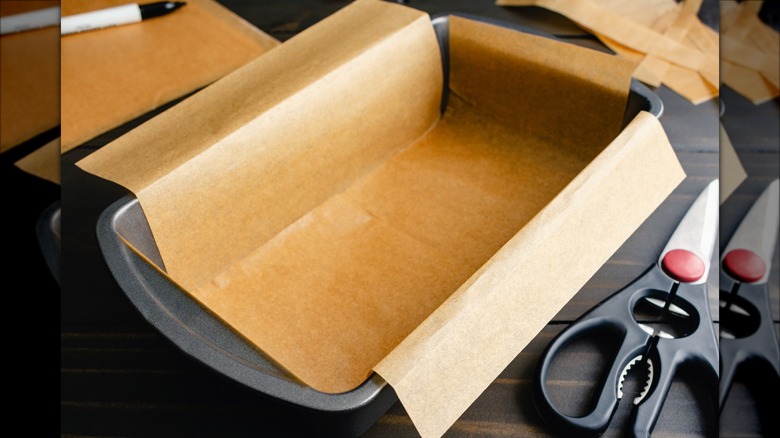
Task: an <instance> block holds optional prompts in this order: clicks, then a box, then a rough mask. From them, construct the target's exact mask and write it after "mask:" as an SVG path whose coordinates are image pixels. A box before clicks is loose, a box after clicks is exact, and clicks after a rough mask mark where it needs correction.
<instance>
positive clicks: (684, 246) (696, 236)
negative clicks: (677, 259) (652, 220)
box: [658, 179, 720, 284]
mask: <svg viewBox="0 0 780 438" xmlns="http://www.w3.org/2000/svg"><path fill="white" fill-rule="evenodd" d="M718 191H719V181H718V180H717V179H716V180H714V181H712V182H710V183H709V184H708V185H707V187H705V188H704V190H702V192H701V193H700V194H699V197H697V198H696V200H695V201H693V204H692V205H691V207H690V208H689V209H688V212H686V213H685V216H684V217H683V218H682V220H681V221H680V224H679V225H677V229H675V230H674V233H673V234H672V237H671V238H670V239H669V242H668V243H667V244H666V247H665V248H664V250H663V251H662V252H661V256H660V257H659V258H658V263H659V265H661V264H662V262H663V260H664V257H666V255H667V253H669V252H670V251H674V250H685V251H688V252H690V253H693V254H694V255H696V257H698V258H699V259H700V260H701V262H702V263H703V264H704V273H703V274H702V275H701V277H699V278H698V279H697V280H695V281H691V282H690V283H691V284H700V283H704V282H706V281H707V275H708V273H709V272H710V259H711V258H712V251H713V249H714V248H715V239H716V237H717V232H718V212H719V208H720V202H719V199H720V195H719V192H718Z"/></svg>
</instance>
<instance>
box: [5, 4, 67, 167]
mask: <svg viewBox="0 0 780 438" xmlns="http://www.w3.org/2000/svg"><path fill="white" fill-rule="evenodd" d="M59 4H60V2H59V1H6V0H3V1H2V2H0V15H3V16H5V15H15V14H21V13H24V12H30V11H34V10H38V9H46V8H51V7H56V6H59ZM59 123H60V32H59V29H58V28H57V27H56V26H52V27H48V28H43V29H36V30H31V31H27V32H18V33H13V34H7V35H2V36H0V152H5V151H7V150H9V149H11V148H13V147H14V146H17V145H19V144H20V143H22V142H24V141H26V140H29V139H31V138H33V137H35V136H36V135H38V134H40V133H42V132H44V131H47V130H49V129H51V128H54V127H55V126H57V125H58V124H59Z"/></svg>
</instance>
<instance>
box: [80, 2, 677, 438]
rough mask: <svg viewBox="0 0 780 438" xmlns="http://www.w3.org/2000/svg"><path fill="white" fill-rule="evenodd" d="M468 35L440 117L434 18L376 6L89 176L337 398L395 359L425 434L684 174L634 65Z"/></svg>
mask: <svg viewBox="0 0 780 438" xmlns="http://www.w3.org/2000/svg"><path fill="white" fill-rule="evenodd" d="M450 26H451V28H450V44H451V51H452V57H451V64H450V68H451V72H450V87H451V88H452V93H451V94H450V96H449V101H448V105H447V110H446V112H445V114H444V116H443V117H441V118H440V117H439V103H440V99H441V86H442V69H441V60H440V57H439V48H438V45H437V43H436V39H435V35H434V33H433V29H432V27H431V23H430V20H429V17H428V16H427V14H424V13H422V12H420V11H415V10H413V9H410V8H407V7H404V6H399V5H394V4H390V3H386V2H378V1H372V0H361V1H357V2H354V3H352V4H351V5H350V6H348V7H346V8H344V9H342V10H341V11H339V12H338V13H337V14H334V15H333V16H331V17H329V18H328V19H326V20H323V21H322V22H320V23H318V24H317V25H315V26H313V27H312V28H310V29H308V30H307V31H305V32H303V33H301V34H300V35H298V36H296V37H295V38H293V39H291V40H290V41H288V42H286V43H285V44H283V45H282V46H280V47H279V48H277V49H275V50H273V51H271V52H270V53H268V54H267V55H265V56H263V57H262V58H260V59H257V60H255V61H253V62H252V63H250V64H248V65H247V66H245V67H244V68H241V69H239V70H237V71H236V72H234V73H232V74H230V75H228V76H227V77H225V78H224V79H222V80H220V81H218V82H216V83H214V84H213V85H211V86H210V87H208V88H207V89H205V90H203V91H201V92H199V93H198V94H196V95H195V96H193V97H191V98H189V99H187V100H186V101H184V102H182V103H181V104H179V105H177V106H176V107H174V108H172V109H171V110H169V111H166V112H165V113H163V114H162V115H160V116H158V117H156V118H154V119H152V120H151V121H149V122H147V123H146V124H144V125H143V126H141V127H140V128H138V129H136V130H134V131H132V132H130V133H129V134H127V135H125V136H123V137H122V138H120V139H118V140H117V141H115V142H114V143H112V144H110V145H108V146H106V147H104V148H103V149H101V150H100V151H98V152H96V153H94V154H92V155H90V156H89V157H87V158H86V159H84V160H82V161H81V162H79V163H78V164H79V166H81V167H83V168H84V169H85V170H87V171H89V172H93V173H96V174H98V175H100V176H102V177H104V178H108V179H112V180H113V181H115V182H118V183H120V184H122V185H124V186H126V187H128V188H130V189H131V190H132V191H133V192H134V193H135V194H136V195H137V196H138V198H139V200H140V202H141V205H142V207H143V209H144V211H145V214H146V216H147V219H148V221H149V223H150V226H151V229H152V232H153V234H154V236H155V239H156V242H157V245H158V248H159V249H160V253H161V254H162V257H163V260H164V263H165V265H166V268H167V272H168V274H169V275H170V276H171V278H172V279H174V280H175V281H177V282H178V283H179V284H181V285H182V287H183V288H184V289H185V290H187V291H188V292H189V293H191V294H192V295H193V296H195V297H196V298H197V299H198V300H199V301H200V302H201V303H203V304H204V305H205V306H206V307H208V308H209V309H211V310H212V311H213V312H214V313H215V314H216V315H218V316H220V317H221V318H222V319H223V320H224V321H226V322H227V323H228V324H230V325H231V326H232V327H233V328H234V329H236V330H237V331H238V332H240V333H241V334H242V335H244V336H245V337H246V338H247V339H248V340H250V341H251V342H253V343H255V344H256V345H257V346H258V347H259V348H261V349H262V350H263V351H265V352H266V353H267V354H269V355H270V356H271V357H272V358H274V359H275V360H276V361H277V362H278V363H279V364H280V365H282V366H283V367H285V368H286V369H288V370H289V371H290V372H291V373H292V374H293V375H295V376H297V377H298V378H300V379H301V380H303V381H304V382H306V383H307V384H309V385H311V386H312V387H314V388H316V389H319V390H321V391H325V392H341V391H347V390H351V389H353V388H355V387H356V386H357V385H359V384H360V383H362V382H363V381H365V379H366V378H367V377H368V376H369V375H370V374H371V373H372V371H373V370H376V371H377V372H378V373H379V374H380V375H381V376H382V377H384V378H385V379H386V380H387V381H388V382H389V383H390V384H391V385H392V386H393V388H395V389H396V393H397V394H398V395H399V398H400V399H401V401H402V403H403V404H404V406H405V407H407V410H408V411H409V412H410V415H411V416H412V418H413V420H414V422H415V425H416V427H417V428H418V430H419V431H420V433H421V434H423V436H435V435H437V434H440V433H443V432H444V430H446V429H447V428H448V427H449V425H450V424H451V423H452V422H453V421H454V420H455V419H456V418H457V416H459V415H460V413H461V412H462V411H463V410H464V409H465V408H466V407H467V406H468V404H470V403H471V401H473V400H474V399H475V398H476V396H477V395H478V394H479V393H480V392H481V391H482V389H484V387H486V386H487V385H488V384H489V383H490V381H492V379H493V378H495V375H497V374H498V371H500V370H501V369H503V368H504V367H505V366H506V363H508V361H509V360H510V359H511V358H512V357H515V356H516V355H517V353H518V352H519V348H522V345H524V343H525V342H527V340H529V339H531V338H532V337H533V336H534V335H535V334H536V333H537V332H538V331H539V330H540V329H541V328H542V327H543V326H544V324H546V323H547V321H549V319H550V318H551V317H552V315H554V314H555V312H557V311H558V310H559V309H560V308H561V307H562V306H563V305H564V304H565V303H566V301H567V300H568V299H569V298H570V297H571V296H572V295H573V294H574V293H575V292H576V291H577V289H578V288H579V287H581V286H582V284H584V282H585V281H586V280H587V279H588V278H589V277H590V275H592V273H594V272H595V271H596V269H598V267H599V266H600V265H601V264H602V263H603V262H604V261H605V260H606V259H607V258H608V257H609V255H611V253H612V252H613V251H614V250H616V249H617V247H618V246H619V245H620V244H621V243H622V242H623V241H624V240H625V239H626V238H627V237H628V236H629V235H630V234H631V232H632V231H633V230H634V229H635V228H636V227H637V226H638V225H639V223H641V220H643V219H644V218H645V217H646V216H647V215H649V213H650V212H651V211H652V210H653V209H654V208H655V206H657V205H658V204H659V203H660V202H661V200H662V199H663V198H664V197H665V196H666V195H667V194H668V193H669V192H670V191H671V190H672V189H673V188H674V186H676V184H677V183H678V182H679V181H680V179H681V178H682V176H683V174H682V170H681V169H680V166H679V164H678V163H677V161H676V158H675V157H674V154H673V152H672V151H671V148H670V147H669V145H668V143H667V142H666V140H665V136H664V135H663V130H662V129H661V127H660V124H659V123H658V122H657V120H656V119H655V118H654V117H652V116H650V115H647V114H643V115H640V116H639V117H638V118H637V119H636V120H635V121H634V122H633V123H632V125H631V126H630V127H629V128H628V129H627V130H626V131H625V132H623V134H621V135H620V136H619V137H617V139H616V136H618V133H619V132H620V125H621V121H622V119H623V110H624V108H625V105H626V96H627V92H628V85H629V80H630V74H631V67H632V66H631V64H630V63H627V62H626V61H625V60H621V59H618V58H616V57H612V56H609V55H606V54H603V53H598V52H595V51H590V50H586V49H581V48H576V47H574V46H570V45H566V44H563V43H557V42H553V41H549V40H546V39H544V38H541V37H535V36H531V35H525V34H520V33H517V32H513V31H509V30H505V29H499V28H495V27H492V26H489V25H485V24H479V23H475V22H471V21H469V20H465V19H460V18H456V17H453V18H452V19H451V22H450ZM282 73H284V74H282ZM610 142H612V144H611V146H609V147H607V145H609V144H610ZM605 148H606V149H605ZM578 175H579V176H578ZM624 210H625V211H624ZM529 227H530V229H529ZM591 238H595V239H597V240H598V242H592V245H593V246H594V248H592V249H591V248H589V246H590V245H591V242H590V240H591ZM566 239H569V240H572V241H570V242H569V241H567V240H566ZM507 242H509V243H507ZM572 245H573V246H574V249H575V252H574V253H572V254H568V251H569V250H570V249H571V248H572ZM507 246H508V247H509V248H510V249H507ZM586 247H588V248H587V249H586ZM590 252H592V255H593V256H592V257H591V256H590V255H589V256H588V257H579V255H582V254H590ZM564 253H566V254H564ZM575 254H576V255H577V256H575ZM561 257H563V259H562V260H566V262H565V263H562V264H560V265H559V264H558V262H557V260H558V259H560V258H561ZM575 259H576V260H575ZM496 260H499V261H496ZM522 266H527V267H532V268H533V269H532V270H528V269H527V268H523V269H520V268H519V267H522ZM564 268H565V269H564ZM538 269H541V271H543V272H542V273H540V272H538V271H537V270H538ZM518 273H519V274H522V275H520V277H517V274H518ZM504 274H506V275H507V276H508V277H510V280H505V279H504ZM519 279H522V281H519V282H518V281H517V280H519ZM550 280H552V282H551V283H549V281H550ZM476 284H479V285H478V286H475V285H476ZM523 284H531V285H534V284H535V285H536V286H534V287H533V288H531V289H530V290H529V289H524V288H518V285H523ZM493 286H495V288H493ZM513 288H514V289H513ZM510 289H512V292H509V290H510ZM456 291H457V292H456ZM518 291H522V293H521V292H518ZM453 293H455V294H454V295H453ZM520 293H521V295H518V294H520ZM502 297H503V298H502ZM518 298H523V299H522V300H518ZM504 300H506V301H511V302H504ZM442 303H443V304H442ZM503 306H507V308H511V309H516V308H517V307H518V306H527V308H526V309H525V310H524V312H525V313H524V315H528V314H531V313H532V314H533V316H532V317H529V318H520V319H519V321H521V323H520V325H513V324H517V323H516V322H515V323H511V322H507V321H504V320H503V319H506V318H507V313H505V312H502V311H498V308H499V307H503ZM436 309H438V310H436ZM442 309H445V310H442ZM442 312H443V313H442ZM475 318H476V319H475ZM494 318H499V319H502V321H498V322H496V321H494ZM511 319H512V320H513V321H517V320H518V318H517V317H516V315H512V317H511ZM475 321H478V322H479V323H478V324H472V323H473V322H475ZM487 322H490V323H489V324H487ZM507 324H509V325H507ZM503 329H506V331H505V332H502V333H501V334H500V335H499V336H498V339H495V340H490V342H487V343H485V342H484V340H485V339H487V338H485V336H486V335H487V334H489V333H488V332H491V333H492V332H495V331H496V330H498V331H501V330H503ZM485 330H488V332H486V331H485ZM471 332H473V334H474V337H473V338H472V337H471V335H470V333H471ZM410 333H412V334H411V336H409V335H410ZM427 335H431V336H430V337H428V336H427ZM507 339H510V340H511V342H509V343H506V342H504V341H506V340H507ZM402 341H403V342H402ZM494 341H496V342H494ZM449 343H454V344H458V345H460V346H455V345H452V346H451V347H452V348H449V347H446V345H447V344H449ZM399 344H400V346H399ZM461 344H463V345H461ZM496 350H501V351H496ZM408 354H411V355H412V356H409V355H408ZM460 355H465V356H469V357H465V356H460ZM418 360H419V362H418ZM476 362H480V363H479V364H477V363H476ZM461 363H462V364H468V365H467V366H466V367H463V368H460V367H458V365H457V364H461ZM417 364H419V366H418V365H417ZM475 367H482V368H484V369H483V370H481V371H478V372H475V369H474V368H475ZM455 368H458V370H456V371H453V370H454V369H455ZM436 369H440V370H442V373H437V372H435V371H434V370H436ZM497 370H498V371H497ZM472 372H473V376H472V375H471V373H472ZM456 376H457V378H458V379H462V380H465V382H461V381H457V380H453V379H454V378H455V377H456ZM464 388H465V390H464ZM480 388H482V389H480ZM426 400H427V402H426Z"/></svg>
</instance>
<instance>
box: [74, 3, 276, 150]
mask: <svg viewBox="0 0 780 438" xmlns="http://www.w3.org/2000/svg"><path fill="white" fill-rule="evenodd" d="M125 3H127V1H125V0H64V1H63V2H62V15H63V16H67V15H73V14H78V13H82V12H87V11H92V10H97V9H101V8H106V7H111V6H117V5H121V4H125ZM277 44H278V42H277V41H276V40H275V39H273V38H272V37H271V36H269V35H267V34H265V33H264V32H262V31H261V30H259V29H257V28H255V27H253V26H252V25H250V24H249V23H247V22H246V21H244V20H243V19H242V18H240V17H238V16H237V15H235V14H234V13H232V12H231V11H229V10H228V9H226V8H224V7H223V6H221V5H220V4H218V3H216V2H214V1H212V0H187V5H186V6H184V7H183V8H181V9H179V10H177V11H176V12H174V13H172V14H169V15H166V16H164V17H159V18H155V19H152V20H145V21H143V22H141V23H135V24H130V25H125V26H117V27H112V28H108V29H102V30H97V31H92V32H83V33H78V34H72V35H64V36H63V37H62V79H61V80H62V142H61V148H62V151H63V152H65V151H68V150H70V149H72V148H74V147H76V146H78V145H80V144H82V143H83V142H85V141H87V140H89V139H90V138H92V137H94V136H96V135H98V134H101V133H103V132H106V131H108V130H109V129H111V128H114V127H116V126H119V125H121V124H122V123H125V122H127V121H129V120H132V119H134V118H136V117H138V116H140V115H142V114H145V113H147V112H149V111H151V110H153V109H155V108H157V107H159V106H160V105H162V104H164V103H167V102H169V101H171V100H173V99H176V98H178V97H181V96H183V95H185V94H187V93H189V92H191V91H193V90H196V89H198V88H200V87H203V86H205V85H207V84H209V83H211V82H213V81H214V80H216V79H218V78H220V77H222V76H224V75H225V74H226V73H229V72H231V71H233V70H235V69H236V68H238V67H240V66H241V65H243V64H245V63H247V62H248V61H250V60H252V59H254V58H255V57H257V56H260V55H262V54H264V53H265V52H267V51H269V50H270V49H271V48H273V47H275V46H276V45H277Z"/></svg>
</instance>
